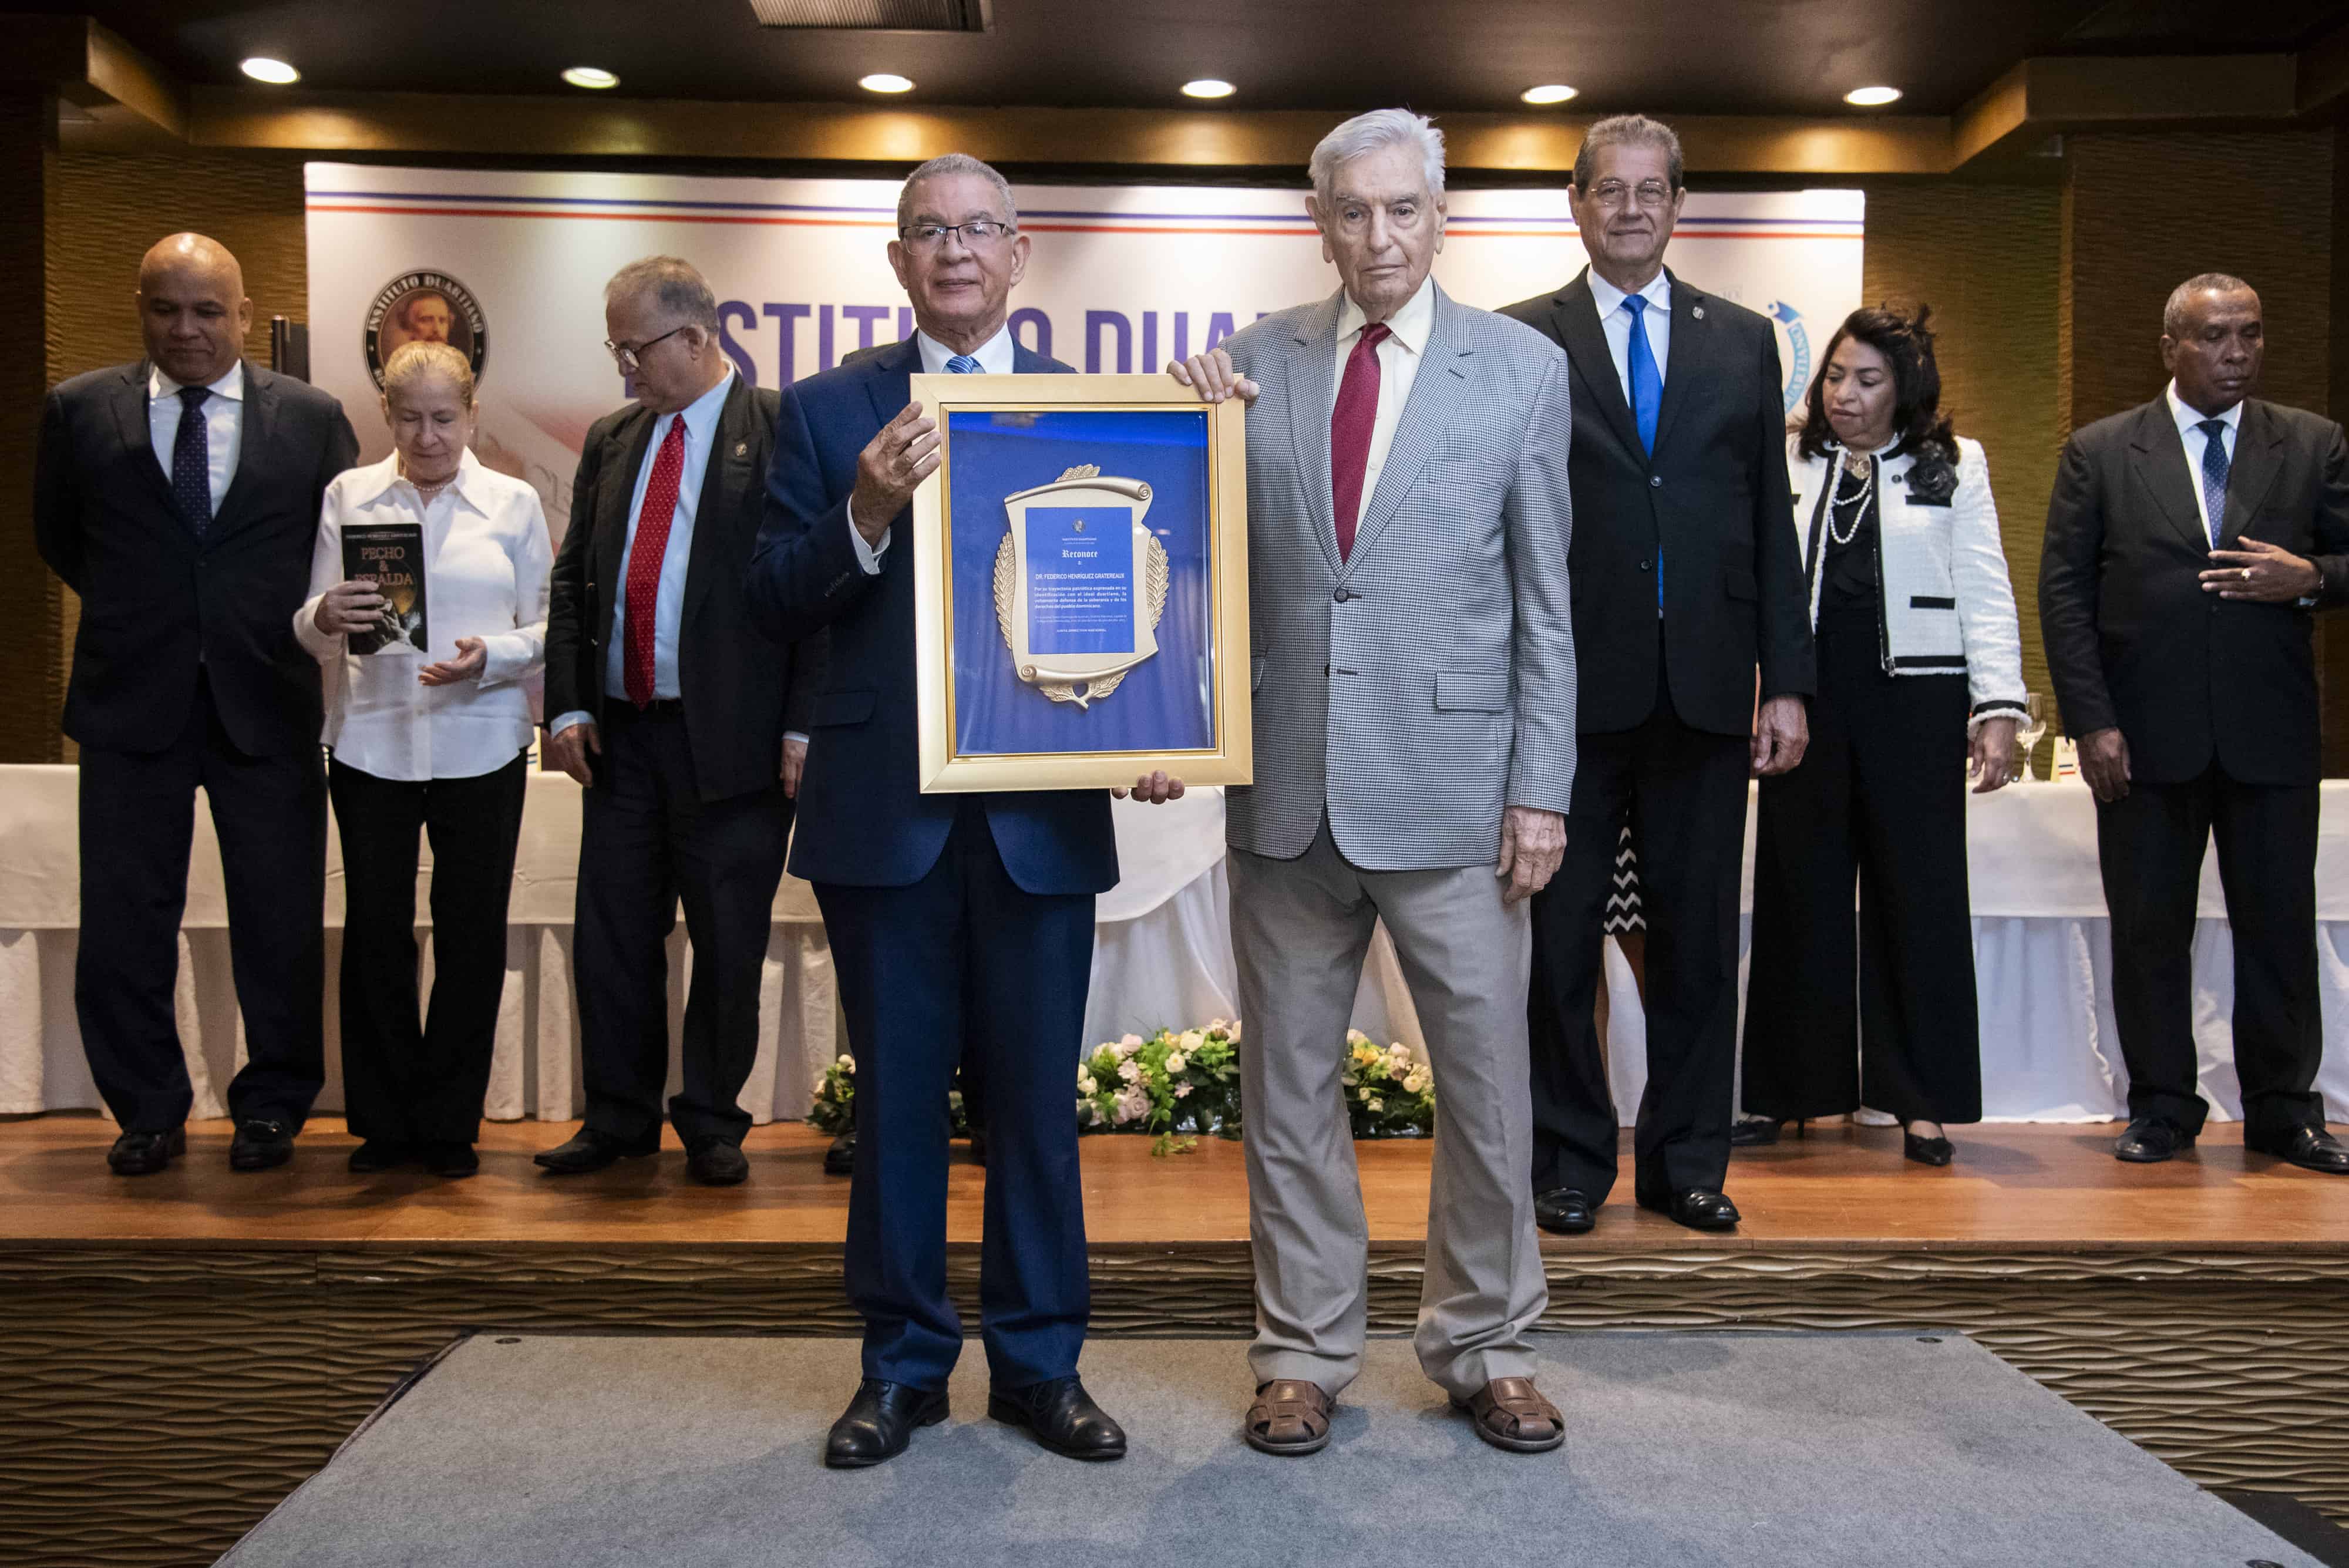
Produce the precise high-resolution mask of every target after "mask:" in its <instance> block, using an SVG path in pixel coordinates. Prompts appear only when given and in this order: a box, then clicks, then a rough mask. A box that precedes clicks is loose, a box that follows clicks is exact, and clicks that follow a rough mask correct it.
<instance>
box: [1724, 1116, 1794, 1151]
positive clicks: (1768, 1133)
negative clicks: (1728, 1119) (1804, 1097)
mask: <svg viewBox="0 0 2349 1568" xmlns="http://www.w3.org/2000/svg"><path fill="white" fill-rule="evenodd" d="M1784 1126H1785V1123H1784V1122H1781V1121H1780V1120H1779V1119H1778V1118H1777V1117H1775V1116H1740V1117H1738V1118H1737V1119H1736V1120H1735V1121H1733V1122H1732V1123H1730V1124H1729V1147H1732V1148H1760V1147H1763V1146H1764V1145H1765V1144H1773V1143H1776V1142H1777V1141H1778V1129H1779V1128H1780V1127H1784Z"/></svg>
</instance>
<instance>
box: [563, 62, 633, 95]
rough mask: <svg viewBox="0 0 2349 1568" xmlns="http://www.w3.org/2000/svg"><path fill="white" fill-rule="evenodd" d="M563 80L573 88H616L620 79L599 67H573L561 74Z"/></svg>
mask: <svg viewBox="0 0 2349 1568" xmlns="http://www.w3.org/2000/svg"><path fill="white" fill-rule="evenodd" d="M563 79H564V81H567V82H569V83H570V84H571V85H572V86H573V87H575V88H597V89H598V90H600V89H602V88H616V87H618V86H619V85H620V78H617V77H616V76H614V75H613V74H612V73H611V72H609V71H607V70H605V69H604V68H603V67H600V66H574V67H571V68H570V69H569V70H567V71H565V72H564V73H563Z"/></svg>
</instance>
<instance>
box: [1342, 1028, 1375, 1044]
mask: <svg viewBox="0 0 2349 1568" xmlns="http://www.w3.org/2000/svg"><path fill="white" fill-rule="evenodd" d="M1370 1043H1371V1037H1370V1036H1369V1035H1367V1034H1365V1033H1362V1032H1361V1030H1359V1029H1349V1030H1347V1031H1346V1044H1349V1045H1367V1044H1370Z"/></svg>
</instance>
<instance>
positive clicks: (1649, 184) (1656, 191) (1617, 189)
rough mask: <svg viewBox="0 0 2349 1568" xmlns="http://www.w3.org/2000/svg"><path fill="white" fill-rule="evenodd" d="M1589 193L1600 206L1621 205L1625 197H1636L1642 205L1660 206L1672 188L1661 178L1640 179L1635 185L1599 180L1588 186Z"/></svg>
mask: <svg viewBox="0 0 2349 1568" xmlns="http://www.w3.org/2000/svg"><path fill="white" fill-rule="evenodd" d="M1590 194H1591V196H1592V197H1593V199H1595V200H1596V201H1597V202H1598V203H1599V205H1600V206H1602V207H1619V206H1622V205H1623V204H1624V202H1625V200H1626V199H1627V198H1636V199H1637V200H1638V202H1639V203H1640V205H1641V206H1642V207H1661V206H1662V205H1663V204H1664V203H1665V202H1670V201H1671V199H1672V188H1671V186H1670V185H1667V184H1665V183H1664V182H1662V181H1661V180H1642V181H1640V183H1639V184H1638V185H1637V186H1631V185H1626V184H1625V183H1623V182H1622V181H1620V180H1601V181H1600V182H1599V183H1598V184H1596V185H1593V186H1592V187H1591V188H1590Z"/></svg>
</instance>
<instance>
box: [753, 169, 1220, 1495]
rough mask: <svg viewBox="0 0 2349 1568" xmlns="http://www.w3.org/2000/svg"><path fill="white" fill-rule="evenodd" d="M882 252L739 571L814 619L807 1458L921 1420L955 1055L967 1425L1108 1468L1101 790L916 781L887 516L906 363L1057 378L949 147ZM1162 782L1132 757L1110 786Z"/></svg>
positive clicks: (931, 1420) (773, 469)
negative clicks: (818, 1066) (819, 1365)
mask: <svg viewBox="0 0 2349 1568" xmlns="http://www.w3.org/2000/svg"><path fill="white" fill-rule="evenodd" d="M889 265H891V267H893V268H894V269H895V272H896V274H897V281H898V282H899V283H900V284H901V285H903V286H904V287H905V293H906V296H908V297H909V298H910V299H911V300H912V302H913V306H914V321H915V325H916V328H917V330H916V334H915V336H914V338H913V340H912V341H910V342H905V343H900V344H897V345H895V346H894V347H892V348H888V349H885V350H884V351H883V352H881V353H878V354H874V355H869V356H865V357H862V358H858V359H856V360H854V362H851V363H848V364H843V365H842V366H840V367H839V368H838V369H832V370H827V371H824V372H823V373H822V374H821V375H817V376H814V377H811V378H810V379H807V380H804V381H802V382H800V383H798V384H797V385H795V386H793V387H792V388H790V389H787V390H786V391H785V392H784V394H783V403H782V410H781V416H780V418H779V420H778V422H777V427H776V433H775V454H774V460H773V462H772V464H771V466H770V468H769V469H768V472H767V517H766V524H765V526H764V527H763V528H762V529H761V532H760V535H759V545H758V550H757V552H756V554H755V555H754V556H753V557H752V561H751V567H750V574H751V579H750V605H751V610H752V614H753V615H754V617H756V618H758V619H759V620H760V621H761V623H762V624H763V625H764V626H765V628H766V629H767V631H768V632H769V634H770V635H771V636H776V637H781V638H785V639H792V640H796V639H799V638H802V637H806V636H811V635H812V634H813V633H815V632H817V631H818V630H822V629H824V628H830V631H831V634H832V662H831V668H830V670H829V675H828V680H827V681H826V685H825V689H824V690H823V691H821V692H820V693H819V694H818V695H817V697H816V699H815V706H814V716H813V722H812V724H811V725H810V726H809V728H810V730H811V734H810V737H809V746H808V760H807V770H806V773H805V774H804V775H803V776H802V780H801V784H800V797H799V834H798V836H797V838H796V839H795V841H794V842H793V844H792V859H791V868H792V872H793V874H794V875H796V876H799V877H805V878H806V879H807V880H808V881H810V882H812V883H813V884H814V885H815V892H816V900H817V902H818V903H819V904H820V905H821V906H822V907H823V923H824V929H825V932H826V933H827V935H828V936H829V937H830V939H831V942H832V956H833V965H834V967H835V969H836V971H837V972H838V974H839V979H840V997H841V1005H842V1006H843V1008H844V1009H845V1010H846V1012H847V1017H848V1034H849V1044H850V1045H851V1047H852V1048H853V1049H854V1052H855V1054H856V1119H857V1147H856V1159H855V1170H854V1179H853V1180H852V1183H851V1185H850V1188H849V1199H848V1254H847V1270H846V1272H847V1284H848V1295H849V1300H850V1301H851V1302H852V1303H854V1305H855V1307H856V1310H857V1311H858V1313H859V1314H862V1315H863V1317H864V1380H863V1381H862V1382H861V1383H860V1384H859V1385H858V1387H857V1390H856V1397H855V1398H854V1400H853V1401H852V1402H851V1403H850V1405H849V1407H848V1409H847V1411H846V1412H845V1413H844V1414H843V1415H842V1417H840V1419H839V1420H837V1421H835V1422H833V1427H832V1432H831V1436H830V1438H828V1439H827V1441H826V1444H825V1449H824V1462H825V1463H826V1464H828V1465H832V1466H833V1467H835V1468H843V1469H848V1468H855V1467H860V1466H865V1465H874V1464H879V1463H880V1462H882V1461H883V1460H885V1459H894V1458H895V1457H896V1456H897V1455H898V1454H900V1453H903V1452H904V1451H905V1445H906V1443H907V1441H908V1440H909V1439H910V1438H912V1436H913V1432H914V1429H915V1428H916V1427H926V1426H931V1425H934V1424H936V1422H939V1421H942V1420H944V1419H946V1417H947V1392H946V1390H947V1375H948V1374H949V1373H950V1372H952V1370H953V1368H954V1364H955V1358H956V1356H957V1354H958V1353H959V1352H960V1351H961V1349H962V1324H961V1321H960V1319H959V1318H957V1315H956V1314H955V1309H954V1303H952V1302H950V1301H949V1300H947V1260H946V1198H947V1084H948V1082H949V1080H950V1079H951V1078H952V1076H953V1074H954V1069H955V1066H956V1064H957V1062H958V1061H960V1060H961V1059H962V1058H963V1056H964V1054H966V1053H968V1054H970V1055H971V1056H972V1057H974V1058H975V1059H976V1060H977V1061H978V1064H980V1066H981V1067H982V1069H983V1070H984V1072H985V1074H986V1078H987V1086H988V1088H987V1094H988V1136H989V1145H988V1168H987V1202H986V1225H987V1230H986V1239H985V1241H984V1243H983V1245H982V1248H981V1251H980V1262H979V1310H980V1316H981V1322H980V1335H981V1337H982V1339H983V1340H984V1341H985V1342H986V1345H987V1360H988V1376H989V1381H990V1384H991V1388H990V1392H989V1396H988V1414H989V1415H990V1416H993V1417H996V1418H997V1419H999V1420H1003V1421H1009V1422H1011V1423H1013V1424H1015V1425H1019V1426H1022V1427H1025V1428H1028V1429H1029V1430H1030V1431H1032V1432H1033V1433H1034V1434H1035V1436H1036V1438H1037V1440H1038V1441H1039V1442H1040V1443H1042V1444H1043V1445H1044V1446H1045V1447H1046V1448H1048V1449H1051V1450H1053V1451H1054V1452H1056V1453H1061V1454H1065V1455H1067V1456H1068V1457H1070V1458H1071V1459H1119V1458H1122V1457H1123V1455H1124V1453H1125V1434H1124V1432H1123V1430H1122V1429H1121V1428H1119V1427H1118V1424H1117V1423H1116V1422H1115V1421H1113V1420H1112V1419H1111V1418H1110V1417H1109V1416H1107V1415H1106V1414H1104V1413H1103V1412H1102V1409H1101V1407H1099V1406H1097V1405H1095V1404H1094V1403H1093V1401H1092V1397H1090V1396H1089V1395H1087V1394H1086V1392H1085V1388H1084V1385H1083V1384H1082V1383H1081V1381H1079V1379H1078V1376H1077V1353H1078V1351H1079V1350H1080V1348H1081V1346H1082V1345H1083V1343H1084V1333H1085V1320H1086V1316H1087V1314H1088V1311H1089V1309H1090V1304H1091V1285H1090V1282H1089V1281H1088V1279H1087V1275H1086V1269H1085V1217H1084V1203H1083V1197H1082V1193H1081V1188H1080V1186H1079V1180H1078V1168H1077V1123H1076V1113H1075V1095H1076V1089H1075V1084H1076V1067H1077V1059H1078V1054H1079V1052H1080V1049H1081V1038H1080V1037H1081V1033H1082V1030H1083V1028H1084V1014H1085V992H1086V987H1087V985H1088V983H1089V981H1090V980H1091V974H1092V945H1093V898H1094V895H1096V894H1098V893H1102V892H1105V891H1107V890H1108V889H1109V888H1112V887H1114V886H1115V885H1116V883H1117V839H1116V836H1115V834H1114V833H1113V832H1112V828H1111V826H1110V803H1109V797H1108V795H1107V794H1102V793H1101V792H1099V791H1086V792H1075V793H1063V794H1043V793H1032V792H1031V793H1023V794H963V795H947V794H933V795H925V794H922V793H921V789H920V784H919V780H918V774H917V771H916V762H917V755H918V753H917V742H916V729H915V711H916V703H915V684H914V574H913V563H912V561H911V560H910V559H908V558H907V552H908V549H909V548H910V546H908V545H905V544H904V543H903V542H902V541H903V539H904V537H905V536H904V535H903V534H901V533H900V532H899V530H900V528H901V527H903V526H904V525H905V524H906V522H907V520H908V515H909V512H908V509H909V506H910V504H911V502H912V500H913V495H914V492H915V491H916V489H917V488H918V487H919V486H920V484H921V483H922V481H923V480H925V479H926V478H927V477H929V475H930V474H931V473H932V472H935V471H936V468H937V465H938V459H939V450H938V433H937V427H936V421H933V420H931V419H929V418H927V417H926V416H925V414H924V412H923V410H922V406H921V405H920V404H918V403H916V402H914V401H912V400H911V388H910V386H909V384H908V378H909V377H911V376H912V375H914V374H915V373H916V371H920V372H925V373H927V374H931V375H939V374H951V373H971V372H978V371H987V372H990V373H994V374H1002V373H1004V372H1007V371H1019V372H1037V371H1061V372H1066V371H1067V370H1068V369H1069V367H1068V366H1066V365H1062V364H1061V363H1059V362H1057V361H1055V360H1052V359H1049V358H1045V357H1044V356H1042V355H1040V354H1035V353H1031V352H1030V351H1029V350H1028V349H1026V348H1022V347H1020V346H1019V344H1018V343H1016V342H1014V341H1013V339H1012V337H1011V332H1010V329H1009V327H1008V326H1007V324H1006V323H1007V317H1008V311H1009V297H1010V293H1011V288H1012V286H1013V285H1014V284H1017V283H1018V282H1019V279H1020V277H1021V275H1023V274H1025V272H1026V271H1027V267H1028V236H1027V235H1025V234H1021V233H1019V214H1018V212H1017V210H1016V209H1015V208H1014V206H1013V204H1012V200H1011V190H1010V187H1009V185H1008V184H1006V183H1005V182H1004V179H1003V176H1002V175H1000V174H999V173H997V172H996V171H994V170H993V169H991V168H989V167H988V166H987V165H986V164H984V163H982V162H980V161H978V160H977V159H975V158H968V157H965V156H963V155H962V154H960V153H949V154H947V156H945V157H943V158H936V159H933V160H931V161H929V162H927V163H925V164H923V165H922V166H921V167H920V168H918V169H916V170H915V171H913V173H912V174H910V175H909V176H907V177H906V180H905V187H904V190H903V191H902V192H901V193H900V194H899V196H898V198H897V237H896V238H895V240H892V241H891V242H890V244H889ZM1182 788H1183V786H1182V783H1181V781H1180V780H1170V779H1168V778H1167V777H1166V776H1165V775H1164V774H1153V775H1152V776H1151V777H1150V778H1148V779H1145V780H1142V781H1139V782H1138V784H1137V785H1136V793H1137V794H1142V795H1143V796H1144V797H1146V798H1149V799H1153V800H1168V799H1172V798H1174V797H1175V796H1177V795H1179V794H1182Z"/></svg>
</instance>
